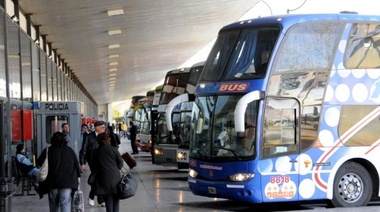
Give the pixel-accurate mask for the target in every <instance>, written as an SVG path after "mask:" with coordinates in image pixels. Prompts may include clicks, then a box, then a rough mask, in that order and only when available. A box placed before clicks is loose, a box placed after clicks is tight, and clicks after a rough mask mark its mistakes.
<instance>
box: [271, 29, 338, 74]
mask: <svg viewBox="0 0 380 212" xmlns="http://www.w3.org/2000/svg"><path fill="white" fill-rule="evenodd" d="M344 27H345V24H344V23H336V22H307V23H305V24H298V25H295V26H293V27H292V28H291V29H289V31H288V32H287V34H286V36H285V38H284V41H283V43H282V44H281V47H280V50H279V51H278V54H277V56H276V58H275V63H274V64H273V73H278V72H284V71H286V72H298V71H321V70H325V71H327V70H328V69H329V68H330V67H331V64H332V62H333V57H334V54H335V49H336V46H337V45H338V43H339V40H340V38H341V35H342V32H343V30H344Z"/></svg>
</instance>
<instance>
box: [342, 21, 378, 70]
mask: <svg viewBox="0 0 380 212" xmlns="http://www.w3.org/2000/svg"><path fill="white" fill-rule="evenodd" d="M379 52H380V25H379V24H365V23H360V24H354V25H353V27H352V30H351V35H350V36H349V39H348V41H347V49H346V52H345V55H344V57H345V66H346V68H350V69H362V68H363V69H364V68H380V59H379Z"/></svg>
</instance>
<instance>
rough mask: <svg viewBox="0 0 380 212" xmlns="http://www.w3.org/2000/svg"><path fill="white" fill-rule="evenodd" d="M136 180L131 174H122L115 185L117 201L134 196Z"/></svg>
mask: <svg viewBox="0 0 380 212" xmlns="http://www.w3.org/2000/svg"><path fill="white" fill-rule="evenodd" d="M136 190H137V180H136V178H135V177H134V176H132V175H131V174H123V175H122V176H121V179H120V182H119V184H118V185H117V195H118V197H119V199H127V198H129V197H132V196H134V195H135V194H136Z"/></svg>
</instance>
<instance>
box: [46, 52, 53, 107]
mask: <svg viewBox="0 0 380 212" xmlns="http://www.w3.org/2000/svg"><path fill="white" fill-rule="evenodd" d="M46 64H47V66H46V78H47V94H48V101H53V100H54V99H53V95H54V90H53V74H52V73H53V72H52V62H51V60H50V59H49V58H47V60H46Z"/></svg>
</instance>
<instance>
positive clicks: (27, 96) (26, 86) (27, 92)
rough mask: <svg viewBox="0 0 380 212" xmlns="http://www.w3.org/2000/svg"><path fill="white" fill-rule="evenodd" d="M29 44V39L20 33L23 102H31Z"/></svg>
mask: <svg viewBox="0 0 380 212" xmlns="http://www.w3.org/2000/svg"><path fill="white" fill-rule="evenodd" d="M30 42H31V41H30V39H29V37H28V36H27V35H25V34H24V33H21V65H22V66H21V68H22V94H23V100H25V101H32V78H31V77H32V74H31V71H32V67H31V56H30Z"/></svg>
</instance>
